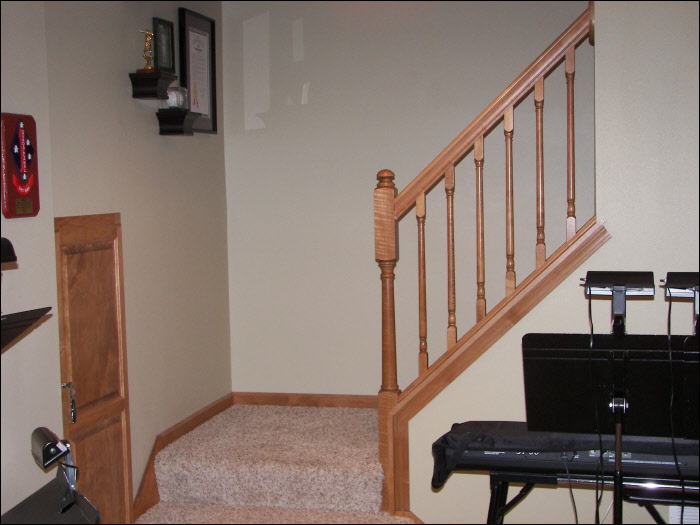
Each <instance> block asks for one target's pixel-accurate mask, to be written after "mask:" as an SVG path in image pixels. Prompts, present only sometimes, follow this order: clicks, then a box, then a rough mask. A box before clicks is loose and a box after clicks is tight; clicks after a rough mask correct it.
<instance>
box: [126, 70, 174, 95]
mask: <svg viewBox="0 0 700 525" xmlns="http://www.w3.org/2000/svg"><path fill="white" fill-rule="evenodd" d="M129 78H130V79H131V89H132V91H131V96H132V97H133V98H151V99H153V98H155V99H161V98H168V86H169V85H170V84H171V83H172V82H173V80H175V79H176V78H177V76H176V75H173V74H171V73H164V72H163V71H158V70H152V71H142V70H139V71H137V72H136V73H129Z"/></svg>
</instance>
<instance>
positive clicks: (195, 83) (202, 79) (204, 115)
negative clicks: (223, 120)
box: [178, 7, 216, 133]
mask: <svg viewBox="0 0 700 525" xmlns="http://www.w3.org/2000/svg"><path fill="white" fill-rule="evenodd" d="M178 18H179V30H180V35H179V37H180V85H181V86H182V87H186V88H187V98H188V102H189V109H190V111H191V112H196V113H201V115H200V116H198V117H197V118H196V119H195V120H194V123H193V125H192V131H195V132H198V133H216V50H215V47H216V27H215V22H214V20H212V19H211V18H208V17H206V16H203V15H200V14H199V13H195V12H194V11H190V10H189V9H185V8H184V7H180V8H178Z"/></svg>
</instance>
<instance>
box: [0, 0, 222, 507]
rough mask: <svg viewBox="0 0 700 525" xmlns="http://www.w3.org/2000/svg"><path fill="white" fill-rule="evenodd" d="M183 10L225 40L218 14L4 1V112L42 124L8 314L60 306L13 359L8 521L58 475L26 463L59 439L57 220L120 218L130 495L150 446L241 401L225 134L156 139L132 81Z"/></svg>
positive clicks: (6, 278)
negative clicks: (35, 198)
mask: <svg viewBox="0 0 700 525" xmlns="http://www.w3.org/2000/svg"><path fill="white" fill-rule="evenodd" d="M179 6H183V7H188V8H190V9H192V10H194V11H196V12H198V13H202V14H204V15H207V16H209V17H212V18H214V19H216V20H217V29H220V27H219V26H218V23H219V21H220V13H221V3H220V2H185V3H182V2H46V3H44V2H2V59H3V60H2V111H4V112H15V113H27V114H31V115H33V116H34V118H35V120H36V121H37V127H38V160H39V166H40V181H41V205H42V207H41V212H40V213H39V215H38V216H37V217H36V218H26V219H12V220H6V219H5V218H4V217H3V218H2V235H3V236H4V237H7V238H9V239H10V240H11V241H12V242H13V244H14V246H15V248H16V251H17V255H18V258H19V266H18V268H17V269H12V270H7V271H3V283H2V284H3V288H2V310H3V313H6V312H7V313H10V312H15V311H21V310H25V309H30V308H36V307H39V306H44V305H47V306H53V307H54V310H53V317H51V318H50V319H49V320H48V321H47V322H46V323H44V324H43V325H42V326H40V327H39V328H37V329H36V330H35V331H34V332H32V333H31V334H29V335H28V336H27V337H25V338H24V339H22V340H21V341H19V342H18V343H17V344H16V345H14V346H13V347H12V348H10V349H9V350H8V351H7V352H6V353H5V354H3V356H2V512H5V511H6V510H7V509H9V508H11V507H12V506H13V505H15V504H16V503H18V502H19V501H20V500H21V499H23V498H24V497H26V496H28V495H29V494H31V492H33V491H34V490H36V489H37V488H38V487H39V486H40V485H41V484H43V483H45V482H46V481H48V480H49V479H50V478H51V477H52V476H54V475H55V472H53V471H52V472H51V473H50V474H42V473H41V471H40V469H39V468H38V467H37V466H36V465H35V464H34V461H33V460H32V458H31V455H30V454H29V440H30V436H31V432H32V430H33V429H34V428H36V427H38V426H47V427H49V428H51V429H52V430H53V431H54V432H56V433H57V434H59V436H60V435H61V434H62V422H61V416H60V390H61V389H60V376H59V353H58V328H57V323H56V315H57V312H56V280H55V263H54V249H53V218H54V216H68V215H83V214H96V213H108V212H120V213H121V217H122V228H123V243H124V274H125V301H126V323H127V351H128V374H129V389H130V396H131V437H132V455H133V479H134V495H135V493H136V490H137V489H138V486H139V483H140V480H141V477H142V474H143V470H144V468H145V466H146V461H147V459H148V455H149V454H150V450H151V447H152V446H153V442H154V439H155V436H156V435H157V434H158V433H159V432H162V431H163V430H165V429H166V428H168V427H170V426H171V425H173V424H175V423H176V422H178V421H181V420H182V419H184V418H185V417H187V416H188V415H190V414H191V413H193V412H195V411H196V410H198V409H200V408H202V407H203V406H205V405H207V404H209V403H211V402H212V401H214V400H216V399H218V398H219V397H221V396H223V395H225V394H227V393H229V392H230V391H231V379H230V350H229V327H228V318H229V315H228V294H227V286H226V282H227V253H226V201H225V179H224V155H223V142H224V131H225V129H224V125H223V122H222V121H221V116H220V117H219V118H220V121H219V133H218V134H216V135H203V134H196V135H195V136H192V137H162V136H160V135H159V134H158V121H157V118H156V115H155V112H156V110H157V102H156V101H155V100H138V99H134V98H132V97H131V82H130V80H129V76H128V74H129V73H130V72H133V71H135V70H136V69H137V68H139V67H142V65H143V59H142V58H141V53H142V52H143V44H144V38H143V35H142V34H140V33H139V32H138V30H139V29H146V28H151V27H152V17H154V16H158V17H160V18H164V19H166V20H170V21H172V22H174V24H175V28H176V34H177V23H178V22H177V8H178V7H179ZM220 42H221V41H220V39H219V40H218V42H217V44H218V45H219V46H220ZM220 50H221V48H220V47H219V49H218V51H219V52H218V54H217V55H218V57H219V60H218V62H219V70H221V58H220V57H221V52H220ZM176 53H177V47H176ZM178 63H179V60H178ZM221 91H222V82H221V78H219V85H218V92H219V93H221ZM220 115H221V114H220ZM77 388H78V391H79V388H80V387H79V385H78V387H77Z"/></svg>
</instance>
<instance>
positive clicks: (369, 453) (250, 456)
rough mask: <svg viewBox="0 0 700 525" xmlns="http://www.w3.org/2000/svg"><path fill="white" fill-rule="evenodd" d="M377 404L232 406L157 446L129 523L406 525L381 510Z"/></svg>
mask: <svg viewBox="0 0 700 525" xmlns="http://www.w3.org/2000/svg"><path fill="white" fill-rule="evenodd" d="M377 420H378V417H377V411H376V410H374V409H368V408H343V407H332V408H331V407H303V406H265V405H263V406H252V405H234V406H232V407H230V408H228V409H226V410H224V411H223V412H221V413H219V414H218V415H216V416H215V417H213V418H211V419H209V420H208V421H206V422H205V423H203V424H202V425H200V426H198V427H196V428H195V429H194V430H192V431H191V432H189V433H187V434H185V435H184V436H182V437H181V438H180V439H178V440H176V441H175V442H173V443H171V444H170V445H168V446H167V447H165V448H164V449H163V450H161V451H160V453H158V455H157V456H156V460H155V473H156V479H157V484H158V493H159V495H160V502H159V503H158V504H157V505H155V506H154V507H152V508H151V509H149V510H148V511H147V512H146V513H145V514H143V515H142V516H140V517H139V518H138V519H137V520H136V523H413V521H411V520H410V519H408V518H401V517H398V516H390V515H389V514H384V513H381V512H380V506H381V488H382V480H383V473H382V467H381V464H380V463H379V456H378V453H377V450H378V447H377V439H378V437H377Z"/></svg>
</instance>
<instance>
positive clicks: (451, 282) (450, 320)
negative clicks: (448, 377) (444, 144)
mask: <svg viewBox="0 0 700 525" xmlns="http://www.w3.org/2000/svg"><path fill="white" fill-rule="evenodd" d="M454 194H455V167H454V165H453V164H450V166H449V167H448V168H447V171H446V172H445V195H446V198H447V348H450V347H451V346H452V345H454V344H455V343H457V314H456V312H457V301H456V300H455V216H454Z"/></svg>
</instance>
